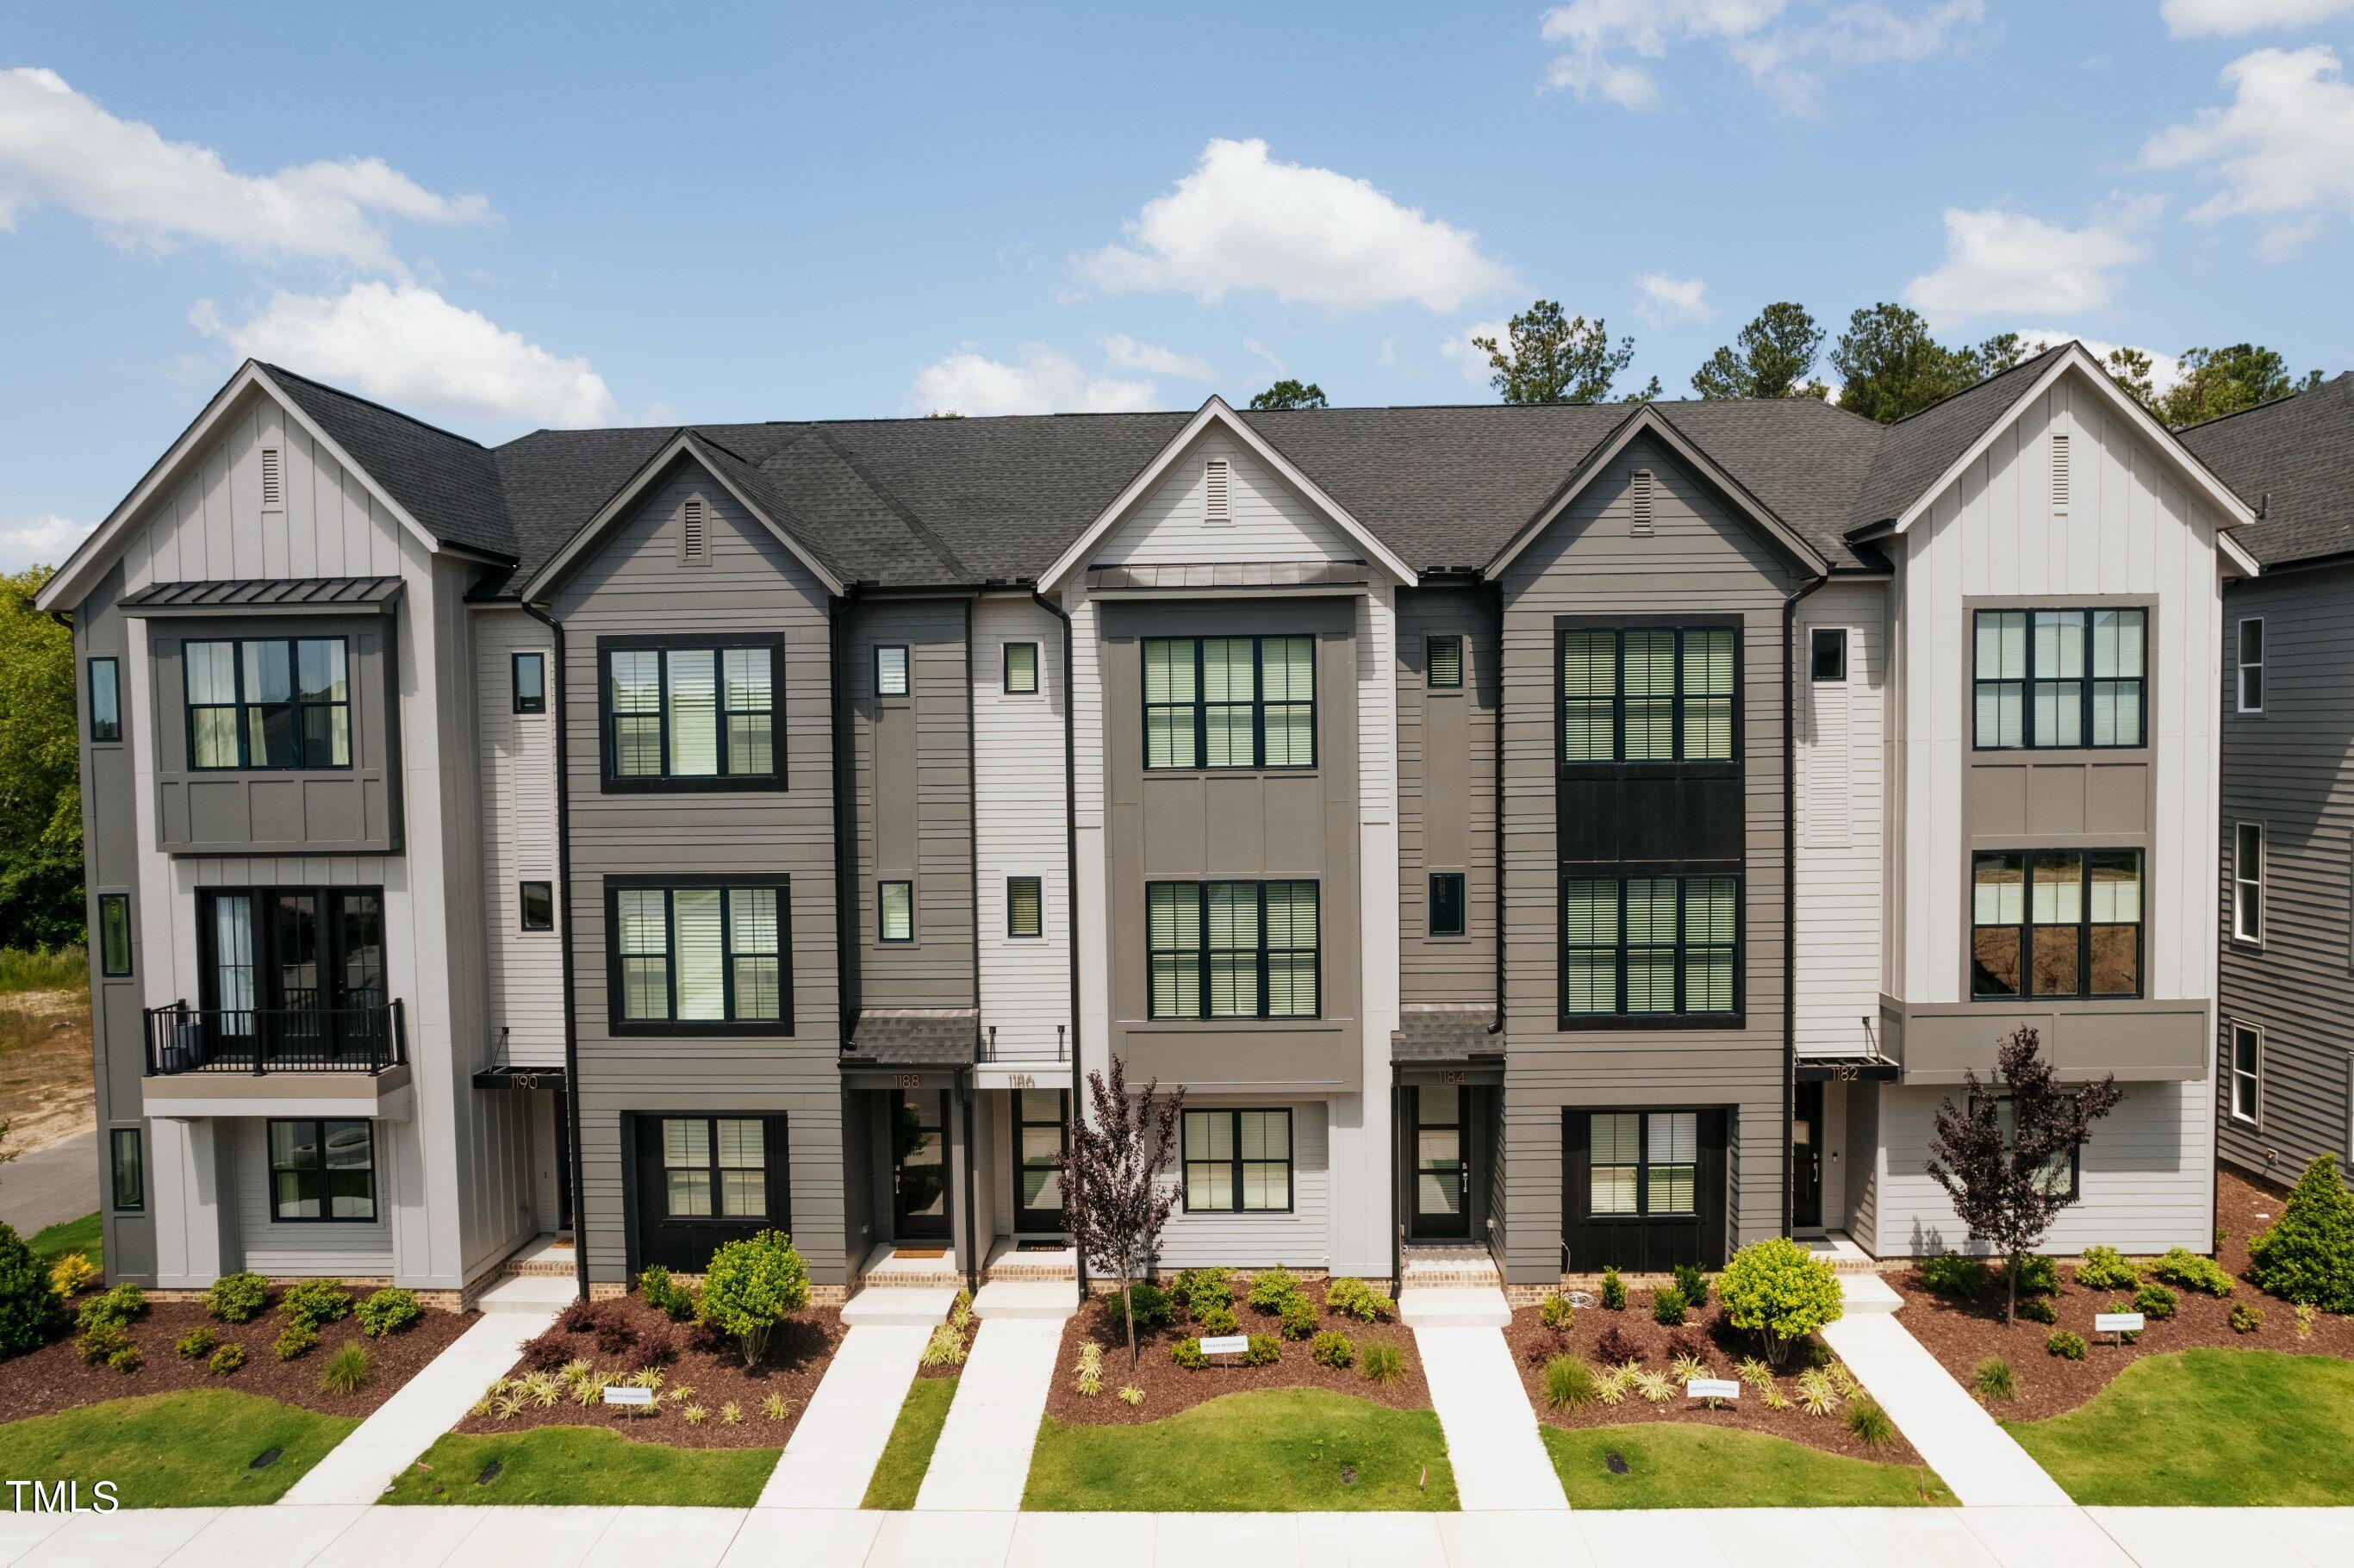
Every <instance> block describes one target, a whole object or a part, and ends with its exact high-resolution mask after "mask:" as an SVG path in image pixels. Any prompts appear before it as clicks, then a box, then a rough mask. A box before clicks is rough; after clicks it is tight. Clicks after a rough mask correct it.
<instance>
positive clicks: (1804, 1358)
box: [1504, 1290, 1921, 1465]
mask: <svg viewBox="0 0 2354 1568" xmlns="http://www.w3.org/2000/svg"><path fill="white" fill-rule="evenodd" d="M1629 1295H1630V1297H1631V1299H1630V1301H1629V1303H1628V1309H1627V1310H1626V1311H1623V1312H1611V1311H1606V1310H1604V1309H1603V1308H1598V1307H1592V1308H1585V1309H1583V1310H1581V1311H1580V1312H1579V1313H1578V1314H1577V1317H1576V1319H1575V1320H1574V1321H1573V1322H1572V1323H1571V1324H1570V1326H1569V1328H1568V1329H1567V1330H1564V1331H1560V1332H1556V1331H1554V1330H1551V1329H1548V1328H1546V1327H1545V1326H1544V1323H1543V1320H1542V1319H1540V1318H1539V1317H1538V1315H1537V1314H1538V1308H1533V1307H1524V1308H1520V1309H1519V1310H1517V1311H1515V1312H1514V1313H1513V1314H1512V1326H1511V1328H1509V1329H1507V1330H1504V1340H1505V1342H1506V1343H1507V1344H1509V1345H1511V1348H1512V1360H1513V1361H1514V1362H1515V1363H1517V1364H1518V1365H1519V1367H1520V1369H1521V1382H1522V1383H1523V1384H1524V1385H1525V1386H1526V1387H1527V1389H1528V1391H1529V1404H1530V1405H1531V1406H1532V1407H1533V1408H1534V1409H1535V1411H1536V1413H1537V1419H1538V1420H1539V1421H1543V1422H1545V1423H1547V1424H1548V1425H1553V1426H1560V1427H1564V1428H1567V1429H1569V1430H1572V1431H1575V1430H1578V1429H1580V1428H1584V1427H1589V1426H1627V1425H1650V1424H1651V1423H1654V1422H1681V1423H1685V1424H1689V1425H1697V1426H1735V1427H1740V1428H1741V1429H1743V1430H1744V1431H1749V1432H1763V1433H1765V1435H1766V1436H1772V1437H1787V1438H1788V1439H1789V1440H1790V1441H1792V1442H1793V1443H1803V1444H1805V1445H1806V1446H1808V1447H1809V1448H1819V1449H1821V1450H1822V1451H1823V1452H1825V1453H1827V1454H1840V1455H1844V1456H1846V1457H1849V1458H1851V1459H1871V1460H1875V1461H1878V1462H1880V1463H1882V1464H1896V1465H1917V1464H1919V1463H1921V1456H1920V1455H1919V1454H1917V1453H1915V1452H1914V1448H1913V1445H1912V1444H1910V1443H1908V1442H1906V1441H1905V1438H1904V1435H1903V1433H1902V1432H1899V1433H1897V1434H1895V1435H1894V1436H1893V1437H1891V1438H1890V1440H1889V1441H1887V1442H1886V1443H1883V1444H1882V1445H1881V1446H1879V1447H1876V1448H1874V1447H1871V1446H1867V1445H1866V1444H1864V1443H1862V1442H1861V1441H1859V1440H1858V1439H1857V1438H1856V1436H1854V1434H1852V1433H1850V1431H1849V1430H1848V1429H1847V1423H1846V1421H1845V1420H1844V1419H1842V1416H1843V1414H1844V1413H1845V1410H1846V1404H1845V1402H1844V1401H1843V1402H1841V1405H1840V1409H1839V1410H1835V1411H1833V1412H1831V1413H1830V1414H1828V1415H1809V1414H1807V1413H1806V1412H1804V1411H1802V1410H1799V1409H1797V1408H1796V1407H1795V1404H1794V1405H1793V1408H1791V1409H1788V1410H1769V1409H1767V1408H1766V1407H1765V1402H1764V1401H1763V1400H1761V1399H1760V1398H1759V1397H1758V1391H1757V1390H1756V1389H1754V1388H1749V1387H1744V1388H1743V1389H1742V1391H1741V1397H1740V1398H1739V1399H1738V1400H1736V1401H1735V1402H1734V1404H1733V1406H1732V1408H1730V1409H1727V1410H1711V1409H1709V1408H1707V1407H1706V1406H1705V1405H1704V1404H1702V1403H1701V1402H1700V1401H1698V1400H1694V1399H1691V1398H1689V1397H1687V1396H1686V1395H1685V1393H1684V1391H1683V1390H1682V1389H1681V1388H1678V1389H1677V1390H1676V1391H1675V1393H1673V1394H1672V1395H1671V1396H1670V1398H1669V1400H1668V1401H1667V1403H1666V1404H1652V1403H1651V1402H1650V1401H1649V1400H1648V1399H1645V1398H1644V1397H1643V1396H1642V1395H1641V1394H1639V1393H1635V1392H1634V1391H1633V1390H1631V1389H1629V1390H1628V1393H1627V1396H1626V1398H1624V1399H1622V1400H1620V1401H1619V1402H1618V1403H1617V1404H1615V1405H1614V1404H1603V1403H1601V1402H1600V1401H1599V1400H1597V1401H1596V1402H1595V1403H1593V1404H1585V1405H1574V1406H1572V1407H1570V1408H1568V1409H1566V1410H1554V1409H1552V1408H1550V1407H1549V1406H1547V1404H1545V1393H1544V1364H1545V1362H1547V1361H1551V1360H1552V1359H1553V1357H1554V1356H1557V1355H1562V1354H1568V1355H1575V1356H1583V1357H1585V1360H1586V1361H1587V1362H1589V1363H1590V1364H1591V1365H1592V1366H1593V1367H1594V1369H1595V1370H1596V1372H1600V1371H1602V1370H1603V1369H1604V1368H1605V1367H1606V1366H1610V1365H1616V1364H1617V1363H1618V1362H1619V1361H1622V1360H1623V1359H1624V1358H1623V1357H1617V1356H1611V1357H1606V1356H1605V1355H1604V1354H1603V1353H1602V1349H1601V1341H1602V1339H1603V1337H1604V1336H1605V1335H1606V1334H1609V1333H1612V1332H1613V1331H1616V1332H1617V1334H1618V1335H1620V1336H1621V1337H1622V1338H1623V1340H1626V1341H1627V1342H1628V1343H1629V1344H1631V1345H1632V1346H1633V1347H1635V1348H1636V1349H1637V1350H1638V1351H1641V1358H1640V1364H1641V1365H1643V1366H1645V1367H1647V1368H1649V1369H1650V1370H1651V1371H1654V1372H1666V1371H1668V1370H1669V1365H1670V1362H1672V1361H1674V1360H1675V1358H1676V1357H1677V1356H1678V1355H1680V1354H1683V1353H1686V1352H1690V1353H1691V1354H1693V1355H1697V1356H1698V1357H1699V1358H1700V1359H1701V1361H1702V1362H1703V1363H1705V1364H1706V1365H1707V1367H1708V1369H1709V1375H1710V1376H1712V1377H1720V1378H1729V1377H1732V1376H1733V1375H1734V1367H1735V1366H1736V1365H1738V1364H1739V1362H1740V1361H1741V1359H1742V1358H1743V1357H1744V1356H1756V1357H1758V1358H1760V1359H1761V1360H1762V1359H1763V1358H1764V1356H1765V1351H1764V1349H1763V1347H1762V1346H1760V1345H1759V1344H1757V1343H1756V1342H1755V1337H1754V1336H1752V1335H1750V1334H1747V1333H1744V1332H1743V1331H1742V1330H1738V1329H1735V1328H1734V1327H1733V1326H1732V1325H1731V1324H1730V1323H1727V1322H1725V1321H1724V1315H1723V1313H1722V1312H1721V1311H1718V1310H1716V1309H1714V1308H1702V1309H1701V1310H1700V1311H1698V1312H1695V1313H1693V1314H1691V1317H1690V1318H1689V1319H1687V1320H1686V1322H1685V1325H1684V1326H1683V1327H1682V1328H1681V1329H1670V1328H1666V1327H1663V1326H1661V1325H1660V1324H1658V1323H1655V1322H1653V1321H1652V1320H1651V1308H1650V1301H1649V1297H1648V1296H1647V1295H1646V1294H1645V1293H1644V1292H1642V1291H1641V1290H1636V1291H1632V1292H1630V1293H1629ZM1810 1343H1812V1344H1813V1346H1814V1349H1813V1350H1812V1351H1809V1350H1808V1349H1807V1348H1806V1347H1793V1348H1792V1350H1791V1352H1790V1356H1789V1361H1788V1368H1787V1374H1786V1375H1785V1376H1783V1377H1782V1378H1780V1379H1779V1380H1778V1382H1779V1384H1780V1387H1781V1390H1782V1392H1783V1393H1785V1394H1787V1395H1788V1396H1790V1398H1791V1399H1792V1400H1793V1401H1794V1402H1795V1401H1796V1399H1797V1373H1798V1372H1799V1370H1800V1369H1801V1368H1803V1367H1805V1366H1807V1365H1808V1364H1809V1356H1810V1355H1812V1356H1814V1357H1818V1358H1819V1359H1820V1360H1821V1361H1822V1363H1823V1364H1824V1365H1826V1366H1828V1365H1829V1363H1830V1360H1831V1358H1830V1356H1829V1351H1828V1350H1826V1349H1824V1348H1823V1347H1821V1345H1820V1343H1819V1341H1811V1342H1810ZM1859 1397H1861V1396H1859Z"/></svg>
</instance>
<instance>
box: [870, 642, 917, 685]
mask: <svg viewBox="0 0 2354 1568" xmlns="http://www.w3.org/2000/svg"><path fill="white" fill-rule="evenodd" d="M885 653H896V654H898V655H899V689H898V690H897V691H896V692H895V691H893V690H891V689H890V688H889V687H887V686H885V684H884V683H883V655H884V654H885ZM915 693H916V655H915V650H914V649H912V648H910V647H909V646H908V645H907V643H905V642H877V643H876V644H875V695H876V696H878V697H911V696H913V695H915Z"/></svg>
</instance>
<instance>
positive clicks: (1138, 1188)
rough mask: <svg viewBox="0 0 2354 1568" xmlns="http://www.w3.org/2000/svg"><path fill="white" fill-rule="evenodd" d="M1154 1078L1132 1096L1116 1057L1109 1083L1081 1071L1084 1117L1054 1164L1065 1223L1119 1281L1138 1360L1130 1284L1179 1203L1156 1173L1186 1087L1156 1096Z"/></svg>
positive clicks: (1131, 1352) (1131, 1349)
mask: <svg viewBox="0 0 2354 1568" xmlns="http://www.w3.org/2000/svg"><path fill="white" fill-rule="evenodd" d="M1160 1087H1161V1083H1160V1080H1159V1079H1155V1080H1153V1082H1152V1083H1150V1084H1149V1085H1147V1086H1145V1090H1144V1093H1143V1094H1141V1095H1138V1096H1134V1097H1131V1096H1130V1095H1129V1092H1128V1076H1127V1073H1126V1071H1125V1070H1124V1069H1123V1068H1122V1067H1121V1066H1120V1062H1119V1057H1118V1056H1117V1055H1115V1056H1114V1057H1112V1059H1111V1081H1110V1082H1109V1083H1106V1082H1105V1081H1104V1075H1102V1074H1101V1073H1089V1074H1088V1075H1087V1100H1088V1107H1089V1110H1090V1112H1091V1114H1090V1115H1087V1116H1084V1117H1074V1118H1072V1120H1071V1146H1070V1149H1069V1150H1067V1151H1066V1153H1065V1154H1064V1155H1063V1156H1062V1157H1061V1159H1060V1160H1058V1161H1057V1162H1056V1163H1057V1166H1058V1168H1059V1169H1060V1170H1061V1171H1062V1173H1063V1223H1064V1224H1066V1225H1068V1226H1069V1227H1070V1231H1071V1244H1072V1245H1074V1246H1076V1247H1077V1248H1078V1249H1079V1255H1081V1256H1082V1257H1084V1258H1085V1259H1086V1260H1087V1266H1088V1267H1090V1268H1095V1269H1100V1270H1102V1271H1103V1272H1104V1273H1105V1274H1107V1275H1109V1276H1111V1277H1114V1278H1117V1279H1118V1280H1119V1308H1120V1309H1119V1319H1120V1322H1121V1324H1122V1325H1123V1326H1124V1327H1125V1328H1126V1329H1127V1330H1128V1364H1129V1369H1130V1370H1131V1371H1132V1370H1134V1368H1135V1366H1136V1316H1135V1312H1134V1310H1133V1306H1132V1303H1131V1302H1130V1300H1129V1286H1130V1285H1132V1284H1134V1283H1135V1282H1136V1281H1137V1280H1139V1279H1140V1278H1142V1277H1143V1276H1144V1271H1145V1269H1146V1268H1147V1267H1149V1266H1150V1264H1151V1262H1152V1257H1153V1255H1154V1254H1155V1253H1156V1252H1158V1251H1159V1250H1160V1247H1161V1227H1162V1226H1163V1225H1166V1224H1168V1223H1169V1213H1170V1211H1171V1210H1172V1209H1173V1208H1175V1207H1176V1206H1177V1191H1176V1189H1175V1188H1173V1187H1165V1188H1164V1187H1163V1186H1162V1185H1161V1181H1160V1175H1161V1171H1163V1170H1165V1169H1167V1167H1168V1164H1169V1153H1170V1150H1172V1149H1173V1148H1174V1147H1175V1146H1176V1142H1177V1118H1178V1116H1179V1114H1180V1113H1181V1111H1182V1107H1183V1106H1184V1103H1185V1091H1184V1090H1182V1089H1180V1090H1178V1091H1177V1092H1176V1093H1175V1094H1173V1095H1170V1096H1167V1097H1163V1096H1161V1094H1160V1093H1159V1092H1158V1091H1159V1090H1160Z"/></svg>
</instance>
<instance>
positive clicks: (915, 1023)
mask: <svg viewBox="0 0 2354 1568" xmlns="http://www.w3.org/2000/svg"><path fill="white" fill-rule="evenodd" d="M980 1042H981V1010H980V1009H979V1008H977V1007H870V1008H868V1009H866V1010H865V1011H864V1012H861V1013H860V1014H859V1015H858V1023H857V1026H856V1027H855V1028H854V1029H853V1030H852V1031H851V1035H850V1044H849V1047H848V1048H847V1049H846V1050H844V1051H843V1054H842V1060H843V1065H845V1066H875V1067H961V1066H966V1065H970V1063H971V1062H972V1061H973V1059H974V1058H975V1057H976V1056H977V1055H978V1054H979V1045H980Z"/></svg>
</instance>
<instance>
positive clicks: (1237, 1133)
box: [1182, 1110, 1291, 1213]
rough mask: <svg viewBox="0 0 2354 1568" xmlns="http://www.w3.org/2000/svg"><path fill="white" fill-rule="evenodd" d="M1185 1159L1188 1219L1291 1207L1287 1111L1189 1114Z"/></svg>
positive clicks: (1289, 1122) (1284, 1209) (1279, 1209)
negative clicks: (1198, 1216) (1198, 1215)
mask: <svg viewBox="0 0 2354 1568" xmlns="http://www.w3.org/2000/svg"><path fill="white" fill-rule="evenodd" d="M1182 1159H1183V1162H1184V1166H1185V1209H1186V1212H1187V1213H1204V1212H1208V1213H1218V1212H1222V1211H1223V1212H1229V1213H1281V1212H1283V1211H1287V1210H1288V1209H1289V1208H1290V1207H1291V1113H1290V1112H1289V1111H1288V1110H1189V1111H1187V1112H1186V1113H1185V1123H1184V1134H1183V1152H1182Z"/></svg>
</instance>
